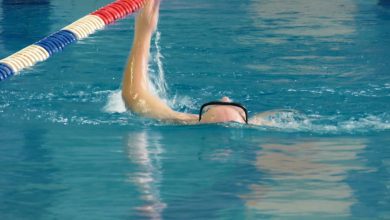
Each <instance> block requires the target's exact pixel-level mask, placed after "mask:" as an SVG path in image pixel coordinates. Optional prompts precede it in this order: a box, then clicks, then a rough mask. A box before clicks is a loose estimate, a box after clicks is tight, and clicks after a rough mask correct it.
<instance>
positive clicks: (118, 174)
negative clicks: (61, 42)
mask: <svg viewBox="0 0 390 220" xmlns="http://www.w3.org/2000/svg"><path fill="white" fill-rule="evenodd" d="M15 2H19V4H14V3H15ZM23 2H25V1H12V0H3V1H2V2H1V8H0V57H5V56H8V55H10V54H11V53H13V52H16V51H17V50H19V49H21V48H23V47H25V46H27V45H29V44H31V43H33V42H35V41H38V40H39V39H41V38H43V37H44V36H46V35H48V34H50V33H52V32H54V31H57V30H59V29H60V28H62V27H63V26H65V25H67V24H69V23H71V22H73V21H74V20H76V19H77V18H80V17H82V16H83V15H85V14H87V13H89V12H91V11H93V10H95V9H97V8H99V7H101V6H103V5H105V4H107V3H109V2H110V0H82V1H62V0H45V1H34V2H35V3H30V4H23ZM38 3H39V4H38ZM133 20H134V17H132V16H130V17H129V18H127V19H125V20H122V21H119V22H117V23H115V24H113V25H111V26H109V27H107V28H106V29H105V30H103V31H100V32H98V33H96V34H94V35H92V36H91V37H90V38H88V39H86V40H83V41H81V42H78V43H77V44H74V45H71V46H69V47H68V48H66V49H65V51H64V52H63V53H61V54H57V55H55V56H54V57H52V58H51V59H49V60H48V61H46V62H44V63H40V64H38V65H37V66H35V67H34V68H31V69H28V70H25V71H23V72H22V74H21V75H19V76H15V77H12V78H11V79H10V80H7V81H5V82H1V83H0V219H12V220H13V219H34V220H35V219H94V220H96V219H389V218H390V212H389V210H390V150H389V149H390V146H389V145H390V74H389V69H390V59H389V57H390V3H389V1H386V0H381V1H376V0H373V1H365V0H354V1H352V0H329V1H320V0H292V1H282V0H275V1H266V0H231V1H228V3H227V1H222V0H214V1H206V0H198V1H190V0H180V1H179V0H169V1H163V3H162V8H161V20H160V25H159V30H158V31H159V33H160V39H156V41H154V42H153V52H152V55H153V57H154V58H153V59H152V60H151V71H152V72H153V76H154V79H155V80H154V82H155V85H154V87H155V88H156V92H158V93H159V94H160V95H161V96H162V97H163V98H165V99H166V100H167V102H168V103H169V104H170V105H171V106H172V107H173V108H175V109H176V110H181V111H186V112H192V113H196V112H197V111H198V108H199V107H200V105H201V104H202V103H204V102H207V101H210V100H214V99H218V98H221V97H222V96H229V97H231V98H232V99H234V100H235V101H238V102H241V103H243V104H245V105H246V106H247V107H248V109H249V112H250V114H251V115H254V114H256V113H258V112H262V111H269V110H274V109H279V110H277V111H276V112H277V113H275V114H273V115H271V116H270V117H268V118H267V120H268V122H269V124H270V126H240V125H235V124H225V125H200V126H181V125H170V124H162V123H159V122H156V121H153V120H150V119H144V118H140V117H138V116H135V115H133V114H131V113H129V112H126V111H124V108H123V103H122V102H121V99H120V95H119V94H120V82H121V78H122V71H123V68H124V66H125V60H126V58H127V56H128V52H129V50H130V46H131V42H132V36H133ZM161 56H162V57H161ZM164 81H165V82H166V85H167V88H166V89H167V90H166V91H164V88H165V87H164Z"/></svg>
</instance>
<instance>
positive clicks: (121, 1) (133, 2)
mask: <svg viewBox="0 0 390 220" xmlns="http://www.w3.org/2000/svg"><path fill="white" fill-rule="evenodd" d="M144 3H145V0H117V1H115V2H113V3H110V4H108V5H106V6H104V7H102V8H100V9H98V10H96V11H95V12H92V13H90V14H89V15H87V16H84V17H82V18H80V19H79V20H77V21H75V22H73V23H72V24H70V25H68V26H66V27H64V28H62V29H61V30H60V31H58V32H55V33H53V34H51V35H50V36H48V37H46V38H44V39H42V40H40V41H38V42H36V43H34V44H32V45H30V46H28V47H26V48H24V49H22V50H20V51H18V52H16V53H14V54H12V55H10V56H8V57H6V58H4V59H2V60H0V81H3V80H5V79H7V78H9V77H11V76H13V75H18V74H19V73H20V71H21V70H23V69H25V68H28V67H32V66H34V65H35V64H36V63H38V62H42V61H45V60H47V59H48V58H50V57H51V56H53V55H54V54H55V53H58V52H61V51H62V50H63V49H64V48H65V47H66V46H68V45H69V44H72V43H74V42H76V41H78V40H82V39H84V38H87V37H88V36H89V35H91V34H93V33H94V32H95V31H97V30H101V29H103V28H104V27H105V26H106V25H108V24H111V23H113V22H115V21H117V20H119V19H122V18H124V17H126V16H128V15H130V14H133V13H134V12H136V11H138V10H139V9H141V8H142V7H143V5H144Z"/></svg>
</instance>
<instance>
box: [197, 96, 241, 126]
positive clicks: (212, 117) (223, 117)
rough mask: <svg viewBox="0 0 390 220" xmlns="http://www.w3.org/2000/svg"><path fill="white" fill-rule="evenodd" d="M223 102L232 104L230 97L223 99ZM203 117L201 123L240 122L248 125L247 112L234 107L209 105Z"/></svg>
mask: <svg viewBox="0 0 390 220" xmlns="http://www.w3.org/2000/svg"><path fill="white" fill-rule="evenodd" d="M220 101H221V102H224V103H232V100H231V99H230V98H228V97H223V98H222V99H221V100H220ZM206 108H207V109H205V110H204V113H203V114H202V116H201V120H200V123H222V122H238V123H246V121H245V118H246V114H245V111H244V110H243V109H242V108H240V107H237V106H232V105H218V104H217V105H208V107H206Z"/></svg>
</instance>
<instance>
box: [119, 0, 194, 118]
mask: <svg viewBox="0 0 390 220" xmlns="http://www.w3.org/2000/svg"><path fill="white" fill-rule="evenodd" d="M158 9H159V0H149V1H148V3H147V4H146V5H145V7H144V8H143V9H142V10H141V12H140V13H139V15H138V16H137V19H136V24H135V35H134V42H133V47H132V50H131V53H130V57H129V60H128V63H127V67H126V69H125V73H124V78H123V83H122V84H123V85H122V97H123V99H124V101H125V104H126V106H127V107H128V108H129V109H130V110H131V111H133V112H135V113H137V114H140V115H142V116H146V117H150V118H155V119H161V120H165V121H173V122H184V123H187V122H188V123H191V122H192V121H194V120H195V119H196V117H195V116H194V115H191V114H185V113H180V112H176V111H174V110H172V109H171V108H170V107H169V106H168V105H167V104H166V103H165V102H164V101H163V100H161V99H160V98H159V97H158V96H156V95H154V94H153V93H152V92H151V91H150V90H149V76H148V61H149V51H150V41H151V38H152V35H153V32H154V30H155V29H156V26H157V21H158Z"/></svg>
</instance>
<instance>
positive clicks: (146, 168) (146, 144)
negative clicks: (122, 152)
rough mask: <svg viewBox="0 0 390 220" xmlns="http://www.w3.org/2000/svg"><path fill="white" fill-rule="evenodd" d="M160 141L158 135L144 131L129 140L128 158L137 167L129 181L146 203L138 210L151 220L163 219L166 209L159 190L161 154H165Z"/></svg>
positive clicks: (134, 134)
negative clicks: (150, 134)
mask: <svg viewBox="0 0 390 220" xmlns="http://www.w3.org/2000/svg"><path fill="white" fill-rule="evenodd" d="M159 139H161V138H160V136H159V135H158V134H153V135H152V136H149V134H148V132H147V131H142V132H139V133H132V134H130V135H129V136H128V140H127V150H128V158H129V160H130V161H131V162H132V163H134V164H135V165H136V166H137V168H136V170H137V171H136V172H135V173H131V174H130V177H129V178H130V179H129V180H130V181H131V182H133V183H134V184H135V185H136V186H137V187H138V190H139V192H140V193H141V198H140V199H141V200H142V201H143V202H144V203H145V205H143V206H141V207H137V210H139V211H141V212H142V213H143V215H145V216H147V217H149V218H150V219H162V212H163V210H164V208H165V207H166V204H165V203H164V202H163V201H162V200H161V197H160V188H159V186H160V183H161V179H162V172H161V162H160V154H161V153H163V149H162V147H161V145H160V144H159Z"/></svg>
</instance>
